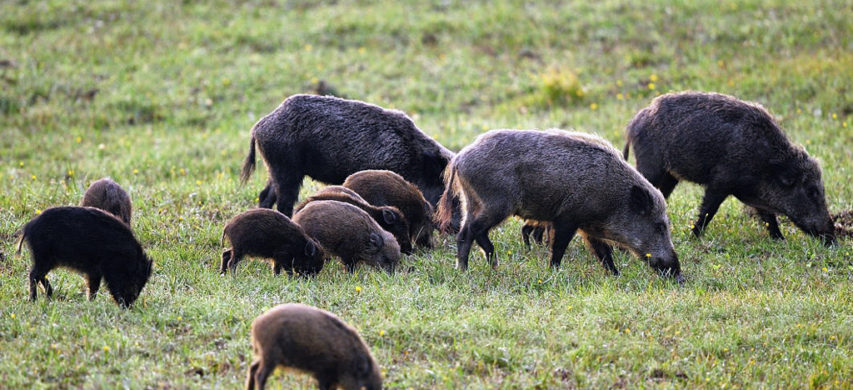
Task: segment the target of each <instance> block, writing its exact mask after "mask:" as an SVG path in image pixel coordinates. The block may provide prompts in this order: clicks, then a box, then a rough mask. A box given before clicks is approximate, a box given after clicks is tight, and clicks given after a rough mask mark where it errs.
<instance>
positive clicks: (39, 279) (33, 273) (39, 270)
mask: <svg viewBox="0 0 853 390" xmlns="http://www.w3.org/2000/svg"><path fill="white" fill-rule="evenodd" d="M48 271H49V270H47V269H44V268H43V267H39V266H37V265H34V266H33V269H32V270H30V300H31V301H35V300H36V295H37V292H36V289H38V284H39V283H41V285H42V286H43V287H44V292H45V295H47V296H48V297H50V296H51V295H53V287H51V286H50V282H48V281H47V278H46V277H45V275H47V272H48Z"/></svg>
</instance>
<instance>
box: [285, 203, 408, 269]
mask: <svg viewBox="0 0 853 390" xmlns="http://www.w3.org/2000/svg"><path fill="white" fill-rule="evenodd" d="M317 200H337V201H339V202H344V203H349V204H351V205H353V206H356V207H358V208H360V209H362V210H364V211H365V212H366V213H367V214H370V217H371V218H373V220H374V221H376V223H378V224H379V226H381V227H382V228H383V229H385V230H386V231H388V232H389V233H391V234H393V235H394V238H395V239H396V240H397V244H399V245H400V251H401V252H403V253H405V254H407V255H410V254H412V241H411V239H410V237H409V221H408V220H406V217H405V216H404V215H403V213H402V212H400V210H399V209H398V208H396V207H394V206H374V205H372V204H370V203H368V202H367V201H366V200H364V198H362V197H361V196H360V195H359V194H358V193H356V192H355V191H353V190H351V189H349V188H346V187H344V186H326V187H323V188H322V189H320V191H317V192H316V193H315V194H314V195H311V196H309V197H308V199H305V200H304V201H303V202H302V203H300V204H299V205H298V206H296V212H297V213H298V212H299V210H302V208H303V207H305V205H306V204H308V203H310V202H313V201H317Z"/></svg>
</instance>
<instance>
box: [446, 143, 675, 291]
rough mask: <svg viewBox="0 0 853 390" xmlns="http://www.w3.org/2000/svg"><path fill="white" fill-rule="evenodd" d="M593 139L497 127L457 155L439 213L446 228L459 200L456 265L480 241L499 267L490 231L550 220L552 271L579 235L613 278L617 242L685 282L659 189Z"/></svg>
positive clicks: (461, 265) (462, 263)
mask: <svg viewBox="0 0 853 390" xmlns="http://www.w3.org/2000/svg"><path fill="white" fill-rule="evenodd" d="M590 137H591V136H590V135H587V134H582V133H577V132H568V131H562V130H548V131H535V130H493V131H490V132H488V133H485V134H483V135H480V136H479V137H478V138H477V140H476V141H474V143H473V144H471V145H468V146H467V147H465V148H464V149H463V150H462V151H461V152H459V154H457V155H456V157H454V158H453V161H451V163H450V167H449V168H448V172H447V175H448V176H449V177H448V180H447V188H446V189H445V192H444V195H443V196H442V200H441V202H440V203H439V212H438V218H439V221H440V225H441V227H442V229H445V228H446V227H447V226H448V225H449V224H450V220H451V207H452V205H451V202H450V199H451V197H452V196H453V195H454V193H455V194H456V195H459V196H460V201H461V204H462V209H463V213H464V214H463V218H462V228H461V229H460V231H459V234H458V235H457V244H458V247H457V267H458V268H459V269H461V270H465V269H467V267H468V253H469V251H470V250H471V245H472V242H473V241H474V240H476V241H477V244H479V245H480V247H481V248H483V250H484V251H485V253H486V258H487V259H488V260H489V261H490V263H491V264H492V266H493V267H496V266H497V259H496V258H495V250H494V245H492V242H491V241H490V240H489V237H488V233H489V229H491V228H492V227H494V226H497V225H498V224H499V223H501V222H502V221H503V220H504V219H506V218H507V217H508V216H510V215H517V216H519V217H521V218H525V219H533V220H537V221H544V222H550V223H551V228H552V229H553V235H554V237H553V240H552V243H551V266H553V267H557V266H559V265H560V261H561V258H562V257H563V253H564V252H565V250H566V247H567V245H568V244H569V241H570V240H571V239H572V237H573V236H574V234H575V231H576V230H580V232H581V236H582V237H583V239H584V242H585V243H586V245H587V247H588V248H589V250H590V251H591V252H592V253H593V254H595V256H596V257H598V259H599V260H600V261H601V262H602V263H603V264H604V266H605V268H607V269H608V270H610V271H611V272H613V273H614V274H618V271H617V270H616V266H615V265H614V264H613V256H612V252H613V250H612V248H611V243H613V244H617V245H619V246H622V247H624V248H626V249H628V250H629V251H631V252H632V253H634V254H635V255H637V256H639V257H642V258H645V259H646V260H647V261H648V263H649V265H651V266H652V268H654V269H655V270H656V271H658V273H660V274H667V275H670V276H673V277H675V278H676V280H678V281H682V280H683V278H682V277H681V268H680V266H679V263H678V257H677V256H676V254H675V250H674V249H673V247H672V241H671V240H670V235H669V220H668V218H667V215H666V203H665V201H664V199H663V196H662V195H661V194H660V191H658V190H657V189H655V188H654V187H653V186H652V185H651V184H650V183H649V182H648V181H647V180H646V179H645V178H643V176H642V175H640V174H639V172H637V171H636V170H635V169H634V168H632V167H631V166H630V165H628V164H627V163H625V161H624V160H622V158H621V157H620V156H619V152H618V151H617V150H616V149H613V147H611V146H606V145H607V144H606V141H604V140H601V139H600V138H599V139H597V140H596V141H594V142H593V141H590V140H589V138H590Z"/></svg>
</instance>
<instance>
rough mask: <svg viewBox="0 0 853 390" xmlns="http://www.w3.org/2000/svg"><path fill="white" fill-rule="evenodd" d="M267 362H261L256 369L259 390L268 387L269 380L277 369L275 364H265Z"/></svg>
mask: <svg viewBox="0 0 853 390" xmlns="http://www.w3.org/2000/svg"><path fill="white" fill-rule="evenodd" d="M265 361H266V360H261V362H260V363H258V366H257V367H256V368H255V371H256V372H255V382H256V383H257V388H258V389H264V388H266V386H267V378H268V377H269V376H270V374H272V371H273V369H274V368H275V365H274V364H264V363H265Z"/></svg>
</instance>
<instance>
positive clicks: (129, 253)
mask: <svg viewBox="0 0 853 390" xmlns="http://www.w3.org/2000/svg"><path fill="white" fill-rule="evenodd" d="M24 241H26V242H27V245H28V246H29V247H30V252H32V259H33V267H32V269H31V270H30V277H29V280H30V299H31V300H33V301H35V299H36V288H37V284H38V283H41V285H42V286H43V287H44V289H45V293H46V294H47V296H48V297H50V296H51V295H53V288H52V287H51V286H50V283H49V282H48V281H47V278H46V275H47V273H48V272H50V271H51V270H52V269H54V268H56V267H65V268H68V269H71V270H74V271H77V272H79V273H81V274H83V275H85V276H86V279H87V280H88V284H89V299H90V300H92V299H95V296H96V294H97V293H98V288H99V287H100V286H101V279H102V278H103V279H104V281H106V284H107V289H108V290H109V291H110V294H111V295H112V297H113V299H114V300H115V301H116V303H118V304H119V305H121V306H123V307H129V306H130V305H132V304H133V302H134V301H136V299H137V297H139V293H140V292H141V291H142V288H143V287H145V284H146V283H147V282H148V278H149V277H150V276H151V265H152V263H151V260H149V259H148V257H147V256H146V255H145V253H144V252H143V251H142V246H141V245H139V242H138V241H137V240H136V237H134V236H133V232H132V231H131V230H130V228H129V227H128V225H127V224H125V223H124V222H123V221H121V220H119V219H118V218H116V217H115V216H113V215H112V214H109V213H107V212H105V211H103V210H100V209H96V208H93V207H53V208H49V209H47V210H44V211H43V212H42V213H41V214H40V215H38V216H37V217H35V218H33V219H32V220H31V221H30V222H28V223H27V224H26V225H25V226H24V228H23V234H22V235H21V240H20V242H19V243H18V253H20V252H21V246H22V245H23V242H24Z"/></svg>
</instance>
